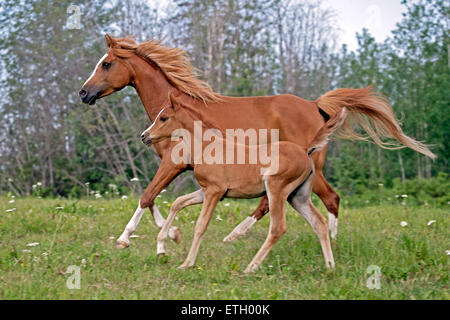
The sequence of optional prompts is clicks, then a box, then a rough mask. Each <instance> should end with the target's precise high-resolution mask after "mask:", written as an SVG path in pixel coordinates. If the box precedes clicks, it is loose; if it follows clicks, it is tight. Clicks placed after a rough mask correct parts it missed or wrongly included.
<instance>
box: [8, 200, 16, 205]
mask: <svg viewBox="0 0 450 320" xmlns="http://www.w3.org/2000/svg"><path fill="white" fill-rule="evenodd" d="M14 202H16V200H14V199H13V200H9V201H8V203H10V204H11V203H14Z"/></svg>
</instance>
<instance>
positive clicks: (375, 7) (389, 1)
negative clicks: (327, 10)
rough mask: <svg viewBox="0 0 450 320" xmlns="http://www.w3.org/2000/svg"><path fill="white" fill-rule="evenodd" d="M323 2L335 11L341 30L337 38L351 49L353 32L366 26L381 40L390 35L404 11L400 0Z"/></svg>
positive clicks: (328, 0)
mask: <svg viewBox="0 0 450 320" xmlns="http://www.w3.org/2000/svg"><path fill="white" fill-rule="evenodd" d="M323 4H324V7H331V8H333V9H334V10H335V11H336V13H337V15H338V19H337V22H338V25H339V28H340V29H341V30H342V33H341V34H340V39H339V40H340V42H341V43H347V45H348V46H349V49H351V50H353V49H356V47H357V41H356V36H355V34H356V33H357V32H361V30H362V28H367V29H368V30H369V32H370V33H371V34H372V35H373V36H374V37H375V39H376V40H377V41H379V42H381V41H383V40H384V39H386V38H387V37H388V36H390V32H391V30H393V29H395V24H396V23H397V22H399V21H400V20H401V19H402V13H403V12H405V9H404V8H405V7H404V6H402V5H401V4H400V0H324V3H323Z"/></svg>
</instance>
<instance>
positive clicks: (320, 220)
mask: <svg viewBox="0 0 450 320" xmlns="http://www.w3.org/2000/svg"><path fill="white" fill-rule="evenodd" d="M310 183H311V179H309V180H307V181H306V182H305V183H304V184H303V185H302V186H301V187H300V188H299V189H297V190H296V191H294V192H293V193H292V194H291V195H290V196H289V198H288V201H289V203H290V204H291V205H292V207H294V209H295V210H297V211H298V212H299V213H300V214H301V215H302V216H303V217H304V218H305V219H306V221H308V223H309V224H310V225H311V227H312V228H313V229H314V231H315V232H316V234H317V236H318V237H319V240H320V245H321V247H322V253H323V256H324V258H325V265H326V266H327V267H332V268H333V267H334V258H333V252H332V251H331V244H330V238H329V236H328V227H327V220H326V219H325V218H324V216H323V215H322V214H320V212H319V211H318V210H317V209H316V207H314V205H313V204H312V202H311V185H310Z"/></svg>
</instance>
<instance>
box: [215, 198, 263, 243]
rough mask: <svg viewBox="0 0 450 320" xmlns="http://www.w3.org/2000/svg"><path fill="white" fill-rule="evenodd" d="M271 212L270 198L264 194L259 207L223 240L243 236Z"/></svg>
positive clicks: (228, 240) (231, 239) (226, 240)
mask: <svg viewBox="0 0 450 320" xmlns="http://www.w3.org/2000/svg"><path fill="white" fill-rule="evenodd" d="M267 212H269V200H268V199H267V196H263V197H262V198H261V201H260V202H259V205H258V208H256V210H255V211H254V212H253V213H252V214H251V215H250V216H249V217H247V218H245V219H244V220H243V221H242V222H241V223H240V224H239V225H238V226H237V227H236V228H234V230H233V231H232V232H231V233H230V234H229V235H228V236H226V237H225V238H224V239H223V242H231V241H234V240H236V239H237V238H240V237H243V236H244V235H245V234H246V233H247V232H248V230H250V228H251V227H253V225H254V224H255V223H256V221H258V220H259V219H261V218H262V217H264V216H265V214H266V213H267Z"/></svg>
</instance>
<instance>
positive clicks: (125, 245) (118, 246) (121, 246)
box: [116, 241, 130, 249]
mask: <svg viewBox="0 0 450 320" xmlns="http://www.w3.org/2000/svg"><path fill="white" fill-rule="evenodd" d="M129 246H130V244H129V243H126V242H124V241H117V242H116V249H126V248H128V247H129Z"/></svg>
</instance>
